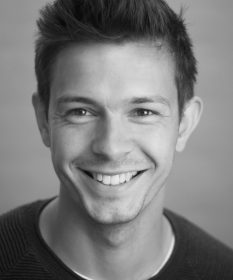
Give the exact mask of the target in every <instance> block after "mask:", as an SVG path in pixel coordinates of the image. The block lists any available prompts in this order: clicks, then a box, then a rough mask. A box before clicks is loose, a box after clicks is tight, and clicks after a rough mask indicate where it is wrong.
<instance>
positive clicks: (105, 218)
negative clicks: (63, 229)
mask: <svg viewBox="0 0 233 280" xmlns="http://www.w3.org/2000/svg"><path fill="white" fill-rule="evenodd" d="M142 208H143V206H136V205H134V206H133V208H131V209H129V207H122V206H121V207H117V206H113V205H111V206H110V207H106V205H105V206H103V205H101V207H93V208H92V209H86V212H87V213H88V215H89V217H90V218H91V219H92V220H93V221H94V222H95V223H98V224H102V225H119V224H126V223H130V222H132V221H133V220H135V219H136V218H137V217H138V216H139V215H140V213H141V211H142Z"/></svg>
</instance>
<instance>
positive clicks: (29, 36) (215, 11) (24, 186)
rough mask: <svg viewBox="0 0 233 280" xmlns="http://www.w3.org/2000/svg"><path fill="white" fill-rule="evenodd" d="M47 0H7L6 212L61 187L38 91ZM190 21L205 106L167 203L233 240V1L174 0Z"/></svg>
mask: <svg viewBox="0 0 233 280" xmlns="http://www.w3.org/2000/svg"><path fill="white" fill-rule="evenodd" d="M46 2H48V1H46V0H20V1H19V0H1V1H0V89H1V93H0V213H3V212H5V211H8V210H10V209H11V208H14V207H16V206H18V205H21V204H23V203H27V202H30V201H33V200H35V199H40V198H45V197H50V196H53V195H56V194H57V192H58V186H59V183H58V180H57V178H56V176H55V173H54V171H53V168H52V163H51V160H50V153H49V150H48V149H47V148H45V147H44V146H43V144H42V142H41V140H40V136H39V132H38V129H37V126H36V121H35V117H34V112H33V109H32V106H31V94H32V93H33V91H35V89H36V81H35V76H34V61H33V60H34V39H35V32H36V26H35V20H36V18H37V16H38V10H39V9H40V8H41V7H42V6H43V5H44V3H46ZM168 3H169V4H170V5H171V7H173V8H174V9H175V11H177V12H178V11H179V7H180V6H181V4H183V5H184V7H185V18H186V23H187V26H188V29H189V32H190V34H191V37H192V39H193V43H194V49H195V53H196V56H197V59H198V68H199V76H198V83H197V86H196V94H197V95H199V96H201V97H202V99H203V100H204V103H205V109H204V113H203V116H202V120H201V123H200V125H199V127H198V129H197V130H196V131H195V133H194V134H193V136H192V138H191V140H190V141H189V143H188V146H187V148H186V150H185V151H184V152H183V153H181V154H177V157H176V160H175V166H174V168H173V172H172V174H171V177H170V179H169V181H168V191H167V201H166V207H169V208H171V209H172V210H174V211H176V212H178V213H181V214H182V215H184V216H185V217H187V218H189V219H190V220H192V221H193V222H195V223H196V224H198V225H200V226H201V227H202V228H204V229H205V230H206V231H208V232H210V233H211V234H212V235H214V236H216V237H217V238H219V239H220V240H222V241H224V242H225V243H227V244H228V245H230V246H232V247H233V186H232V183H233V126H232V122H233V92H232V82H233V75H232V73H233V54H232V52H233V32H232V28H233V17H232V15H233V1H232V0H221V1H219V0H195V1H192V0H169V1H168Z"/></svg>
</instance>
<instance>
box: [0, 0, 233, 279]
mask: <svg viewBox="0 0 233 280" xmlns="http://www.w3.org/2000/svg"><path fill="white" fill-rule="evenodd" d="M38 28H39V33H38V39H37V41H36V59H35V67H36V76H37V81H38V91H37V93H35V94H34V95H33V99H32V100H33V105H34V108H35V113H36V117H37V122H38V127H39V129H40V133H41V136H42V140H43V142H44V144H45V145H46V146H47V147H48V148H49V149H50V151H51V157H52V161H53V165H54V169H55V172H56V174H57V176H58V178H59V180H60V192H59V195H58V196H57V197H55V198H53V199H49V200H46V201H37V202H35V203H32V204H29V205H25V206H22V207H20V208H18V209H15V210H13V211H11V212H10V213H7V214H5V215H4V216H3V217H2V218H1V225H0V226H1V234H2V238H1V240H2V241H1V242H0V248H1V250H0V251H1V252H0V256H1V261H0V264H1V266H0V276H1V277H0V278H1V279H67V280H69V279H70V280H71V279H73V280H74V279H93V280H121V279H126V280H145V279H158V280H163V279H165V280H169V279H172V280H174V279H175V280H182V279H185V280H186V279H195V280H196V279H205V280H207V279H211V280H213V279H218V280H220V279H221V280H222V279H225V280H228V279H229V280H230V279H233V252H232V250H231V249H229V248H227V247H226V246H225V245H223V244H221V243H220V242H218V241H216V240H214V239H213V238H212V237H210V236H209V235H208V234H206V233H205V232H204V231H202V230H201V229H199V228H198V227H196V226H194V225H193V224H191V223H190V222H188V221H187V220H185V219H184V218H182V217H179V216H178V215H176V214H174V213H172V212H171V211H168V210H164V193H165V188H166V180H167V178H168V176H169V173H170V171H171V168H172V165H173V160H174V155H175V152H176V151H178V152H180V151H182V150H183V149H184V147H185V145H186V142H187V140H188V138H189V137H190V135H191V133H192V131H193V130H194V129H195V127H196V125H197V124H198V121H199V118H200V115H201V112H202V101H201V99H200V98H198V97H196V96H194V93H193V87H194V83H195V79H196V61H195V58H194V55H193V52H192V47H191V43H190V39H189V36H188V34H187V32H186V28H185V26H184V23H183V20H182V18H181V16H177V15H176V14H175V13H174V12H173V11H172V10H171V9H170V8H169V7H168V6H167V4H166V3H165V2H163V1H162V0H85V1H84V0H57V1H55V2H54V3H53V4H49V5H47V6H46V7H45V8H44V9H43V10H42V11H41V15H40V19H39V20H38Z"/></svg>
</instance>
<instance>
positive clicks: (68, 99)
mask: <svg viewBox="0 0 233 280" xmlns="http://www.w3.org/2000/svg"><path fill="white" fill-rule="evenodd" d="M125 102H126V103H131V104H144V103H162V104H164V105H167V106H168V107H170V102H169V100H168V99H167V98H165V97H163V96H155V97H133V98H129V99H126V100H124V103H125ZM56 103H57V104H58V105H60V104H64V103H85V104H89V105H94V106H100V103H99V102H98V101H95V100H93V99H92V98H89V97H84V96H61V97H59V98H58V99H57V102H56Z"/></svg>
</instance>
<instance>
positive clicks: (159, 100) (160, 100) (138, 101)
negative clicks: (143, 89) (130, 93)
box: [129, 96, 170, 107]
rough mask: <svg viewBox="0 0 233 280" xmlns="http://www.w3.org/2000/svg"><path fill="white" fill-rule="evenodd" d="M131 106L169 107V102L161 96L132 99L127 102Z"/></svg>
mask: <svg viewBox="0 0 233 280" xmlns="http://www.w3.org/2000/svg"><path fill="white" fill-rule="evenodd" d="M129 101H130V103H132V104H143V103H162V104H164V105H167V106H169V107H170V102H169V100H168V99H167V98H165V97H163V96H155V97H133V98H132V99H130V100H129Z"/></svg>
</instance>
